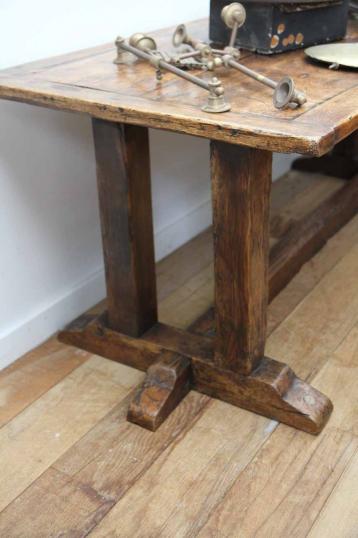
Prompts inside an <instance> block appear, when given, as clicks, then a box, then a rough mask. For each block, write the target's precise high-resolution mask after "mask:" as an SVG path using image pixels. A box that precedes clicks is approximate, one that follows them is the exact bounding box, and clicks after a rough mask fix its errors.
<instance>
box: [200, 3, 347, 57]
mask: <svg viewBox="0 0 358 538" xmlns="http://www.w3.org/2000/svg"><path fill="white" fill-rule="evenodd" d="M230 3H231V2H230V1H228V0H211V6H210V39H211V40H212V41H213V42H214V43H218V44H219V43H220V44H225V45H226V44H227V43H228V40H229V36H230V30H229V29H228V28H226V27H225V24H224V23H223V21H222V19H221V10H222V8H223V7H224V6H226V5H228V4H230ZM240 3H241V4H242V5H243V6H244V7H245V9H246V21H245V24H244V25H243V26H242V27H241V28H240V29H239V32H238V36H237V40H236V46H238V47H241V48H244V49H248V50H252V51H257V52H259V53H262V54H275V53H278V52H285V51H288V50H293V49H297V48H302V47H307V46H309V45H317V44H319V43H328V42H330V41H336V40H338V39H342V38H343V37H344V36H345V33H346V29H347V18H348V6H349V0H327V1H325V2H322V1H321V0H320V1H317V0H301V2H297V1H296V2H292V1H291V0H280V1H278V0H261V1H260V2H257V1H255V0H245V1H243V2H240Z"/></svg>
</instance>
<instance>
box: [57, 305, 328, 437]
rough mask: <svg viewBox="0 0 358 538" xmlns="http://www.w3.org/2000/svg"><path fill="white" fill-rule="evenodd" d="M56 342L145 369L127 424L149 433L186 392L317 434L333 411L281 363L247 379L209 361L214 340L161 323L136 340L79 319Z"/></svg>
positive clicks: (264, 364)
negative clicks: (192, 391) (190, 390)
mask: <svg viewBox="0 0 358 538" xmlns="http://www.w3.org/2000/svg"><path fill="white" fill-rule="evenodd" d="M59 338H60V340H61V341H62V342H64V343H67V344H72V345H75V346H77V347H80V348H82V349H85V350H87V351H90V352H92V353H97V354H100V355H102V356H104V357H107V358H109V359H112V360H115V361H117V362H120V363H123V364H126V365H128V366H132V367H134V368H139V369H141V370H145V371H147V375H146V378H145V381H144V384H143V385H142V387H141V388H140V389H139V391H138V393H137V395H136V396H135V398H134V400H133V402H132V404H131V407H130V411H129V420H131V421H132V422H136V423H137V424H140V425H141V426H144V427H146V428H148V429H151V430H152V431H154V430H155V429H156V428H157V427H158V426H159V425H160V424H161V423H162V422H163V421H164V420H165V418H166V417H167V416H168V415H169V414H170V412H171V411H172V410H173V409H174V408H175V407H176V406H177V405H178V403H179V402H180V400H181V399H182V398H183V397H184V396H185V394H186V393H187V392H188V390H189V389H194V390H197V391H198V392H201V393H203V394H207V395H208V396H212V397H213V398H217V399H219V400H222V401H224V402H227V403H229V404H232V405H235V406H237V407H241V408H243V409H247V410H248V411H253V412H254V413H258V414H260V415H263V416H265V417H268V418H271V419H273V420H277V421H279V422H283V423H284V424H287V425H289V426H292V427H294V428H297V429H299V430H303V431H305V432H308V433H312V434H317V433H319V432H320V431H321V430H322V429H323V427H324V426H325V424H326V422H327V420H328V418H329V416H330V414H331V412H332V409H333V406H332V403H331V401H330V400H329V399H328V398H327V397H326V396H325V395H324V394H322V393H320V392H319V391H318V390H316V389H314V388H313V387H311V385H309V384H308V383H307V382H305V381H303V380H301V379H299V378H298V377H297V376H296V375H295V373H294V372H293V371H292V369H291V368H290V367H289V366H287V365H286V364H284V363H281V362H278V361H276V360H273V359H270V358H268V357H264V358H263V359H261V361H260V363H259V365H258V366H257V368H256V369H255V370H253V371H252V372H251V374H250V375H244V374H239V373H236V372H234V371H232V370H227V369H222V368H220V367H219V366H217V365H216V364H215V362H214V353H213V351H214V339H213V338H208V337H206V336H202V335H198V334H193V333H189V332H187V331H183V330H180V329H175V328H173V327H170V326H168V325H164V324H161V323H158V324H156V325H155V326H154V327H153V328H152V329H150V330H149V331H147V332H146V333H145V334H143V335H142V336H141V337H140V338H133V337H129V336H126V335H123V334H121V333H119V332H117V331H113V330H112V329H110V328H108V327H107V326H106V315H105V314H104V315H100V316H83V317H82V318H80V319H78V320H76V321H75V322H73V323H72V324H71V325H70V326H69V327H68V328H67V329H66V330H64V331H62V332H61V333H60V336H59Z"/></svg>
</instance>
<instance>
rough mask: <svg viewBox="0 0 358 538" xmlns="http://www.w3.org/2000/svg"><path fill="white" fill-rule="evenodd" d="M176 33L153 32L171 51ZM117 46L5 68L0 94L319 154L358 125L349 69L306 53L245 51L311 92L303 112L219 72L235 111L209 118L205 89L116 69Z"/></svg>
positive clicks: (145, 71)
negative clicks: (276, 104) (317, 61)
mask: <svg viewBox="0 0 358 538" xmlns="http://www.w3.org/2000/svg"><path fill="white" fill-rule="evenodd" d="M188 28H189V32H190V33H191V32H192V31H193V34H194V35H195V36H196V37H199V38H202V39H207V20H199V21H195V22H190V23H188ZM171 32H172V29H171V28H166V29H162V30H159V31H155V32H150V34H151V35H153V37H155V38H156V39H157V40H158V45H159V48H161V47H164V48H166V49H167V48H168V43H169V40H170V35H171ZM356 34H357V31H356V27H355V26H354V25H353V24H351V25H350V27H349V32H348V35H347V39H351V38H352V36H353V38H354V39H356ZM114 37H115V36H114ZM112 51H113V56H114V55H115V47H114V45H110V44H106V45H101V46H99V47H94V48H92V49H86V50H84V51H78V52H74V53H69V54H65V55H62V56H57V57H55V58H52V59H45V60H40V61H38V62H33V63H31V64H28V65H23V66H19V67H15V68H10V69H7V70H4V71H2V72H0V97H2V98H5V99H10V100H16V101H21V102H30V103H32V104H35V105H40V106H45V107H50V108H54V109H62V110H69V111H74V112H79V113H87V114H90V115H92V116H94V117H99V118H102V119H105V120H108V121H115V122H124V123H132V124H137V125H143V126H147V127H153V128H158V129H164V130H170V131H174V132H181V133H184V134H191V135H194V136H199V137H204V138H209V139H213V140H222V141H225V142H230V143H234V144H241V145H245V146H250V147H256V148H259V149H268V150H271V151H278V152H298V153H306V154H311V155H315V156H320V155H323V154H324V153H326V152H327V151H329V150H330V149H331V148H332V147H333V146H334V145H335V144H336V143H337V142H338V141H339V140H340V139H343V138H345V137H346V136H348V135H349V134H350V133H351V132H353V131H354V130H355V129H357V127H358V118H357V114H356V108H357V107H356V106H355V99H356V98H355V95H356V94H354V93H353V92H354V91H355V88H357V86H356V85H355V78H354V77H353V75H352V73H350V72H348V73H346V72H345V73H344V77H342V75H341V74H339V75H338V74H336V73H333V72H332V71H329V70H328V69H326V68H323V67H319V66H314V65H312V63H310V62H308V61H306V60H305V59H304V55H303V52H302V51H296V52H293V53H290V54H287V55H281V56H280V57H278V56H276V57H274V58H273V57H267V58H266V57H265V58H262V56H259V55H255V54H252V53H250V52H244V53H243V54H242V56H241V60H243V63H244V64H247V65H249V66H250V67H251V68H254V69H257V70H258V71H260V72H262V73H263V74H266V75H269V76H270V75H271V76H273V78H278V77H279V76H280V75H282V74H286V71H288V74H290V75H292V76H293V78H294V79H295V82H296V84H297V86H298V87H300V88H301V86H302V89H303V90H305V91H306V93H307V97H308V102H307V104H306V105H305V106H304V108H303V109H302V110H289V111H287V110H286V111H277V110H276V109H274V108H273V105H272V102H271V93H270V92H271V90H268V88H264V87H263V86H262V85H260V84H259V83H257V82H256V81H250V82H249V80H250V79H248V78H247V77H245V76H244V75H242V74H241V73H240V74H239V73H238V72H235V71H233V70H231V71H230V73H229V72H228V71H220V73H218V76H220V78H222V80H223V83H224V86H225V88H226V90H227V97H228V100H229V101H230V102H231V103H232V110H233V112H228V113H225V114H221V115H220V114H218V115H211V116H210V115H209V114H205V113H204V112H202V111H201V105H202V104H203V102H205V100H206V93H205V91H203V90H202V89H200V90H199V89H198V88H196V87H194V86H193V85H191V84H190V83H187V82H186V81H183V80H181V79H178V78H175V77H174V78H173V76H172V75H170V74H169V75H166V77H165V81H164V82H163V83H162V85H161V86H160V87H158V86H156V84H155V78H154V73H153V68H152V67H151V66H149V65H147V64H145V63H141V64H138V66H136V67H135V69H134V68H132V64H131V63H129V64H126V65H124V70H123V71H120V72H119V71H118V66H114V65H113V62H112ZM61 68H62V69H61ZM137 69H138V74H139V82H138V78H137V77H136V76H135V75H136V73H137ZM203 76H204V77H205V75H203ZM206 76H208V75H206ZM74 78H75V80H73V79H74ZM230 83H231V84H230ZM159 88H160V89H159ZM131 89H134V91H131ZM332 92H333V93H334V92H336V93H335V94H334V95H333V94H332ZM182 102H183V103H184V104H182ZM266 102H267V105H268V106H269V107H271V108H268V106H266ZM322 118H323V121H322Z"/></svg>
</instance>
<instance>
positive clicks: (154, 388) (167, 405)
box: [127, 352, 190, 431]
mask: <svg viewBox="0 0 358 538" xmlns="http://www.w3.org/2000/svg"><path fill="white" fill-rule="evenodd" d="M189 390H190V360H188V359H187V358H186V357H183V356H182V355H179V354H177V353H171V352H167V353H164V354H163V356H162V357H161V358H160V360H158V362H156V363H155V364H153V365H152V366H150V367H149V368H148V371H147V374H146V377H145V379H144V382H143V384H142V385H141V387H140V388H139V389H138V391H137V393H136V395H135V396H134V398H133V400H132V402H131V404H130V406H129V410H128V415H127V419H128V420H129V421H130V422H134V423H135V424H138V425H139V426H142V427H143V428H146V429H148V430H151V431H156V430H157V429H158V428H159V426H160V425H161V424H162V423H163V422H164V420H165V419H166V418H167V417H168V416H169V415H170V413H171V412H172V411H173V410H174V409H175V408H176V406H177V405H178V404H179V403H180V402H181V400H182V399H183V398H184V397H185V396H186V394H187V393H188V392H189Z"/></svg>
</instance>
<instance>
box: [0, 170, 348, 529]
mask: <svg viewBox="0 0 358 538" xmlns="http://www.w3.org/2000/svg"><path fill="white" fill-rule="evenodd" d="M340 183H341V182H340V180H336V179H332V178H331V179H329V178H325V177H323V176H315V177H314V178H312V177H311V178H308V177H307V176H305V175H303V174H300V173H298V172H296V173H293V172H291V173H290V175H288V176H287V177H286V178H285V179H282V180H280V181H278V182H277V183H276V184H275V185H274V196H273V202H272V226H271V236H272V239H271V240H272V242H273V243H274V242H275V241H276V240H277V238H278V237H279V236H280V235H281V234H282V233H283V232H284V231H285V230H286V229H288V227H289V226H290V225H291V224H292V222H293V221H294V220H295V219H296V218H299V217H301V216H302V214H304V213H305V212H308V211H309V210H310V209H312V208H313V207H314V206H315V204H317V201H318V200H322V198H324V197H325V196H329V194H330V193H332V191H334V190H335V189H337V188H338V187H339V186H340ZM309 185H310V186H311V188H310V189H309V190H308V186H309ZM282 208H284V209H282ZM158 286H159V296H160V317H161V320H163V321H165V322H167V323H171V324H174V325H176V326H178V327H186V326H188V325H189V324H190V323H191V322H192V321H193V320H194V319H195V318H196V317H197V316H198V315H199V314H201V313H202V312H203V311H204V310H205V309H206V308H207V307H208V305H209V304H210V302H211V300H212V287H213V280H212V252H211V241H210V233H209V232H205V233H204V234H202V235H201V236H199V237H198V238H196V239H195V240H193V241H192V242H191V243H189V244H188V245H187V246H185V247H184V248H182V249H180V250H179V251H177V252H176V253H174V254H173V255H171V256H170V257H169V258H167V259H165V260H164V261H162V262H161V263H159V264H158ZM269 334H270V335H269V338H268V343H267V355H268V356H272V357H274V358H275V359H278V360H281V361H283V362H287V363H288V364H290V365H291V366H293V367H294V369H295V371H296V372H297V374H299V375H300V376H302V377H304V378H305V379H309V380H310V381H311V382H312V384H313V385H314V386H315V387H317V388H318V389H320V390H321V391H323V392H325V393H326V394H327V395H328V396H329V397H330V398H331V399H332V400H333V402H334V405H335V410H334V413H333V415H332V417H331V419H330V422H329V423H328V426H327V427H326V429H325V430H324V432H323V433H322V434H321V435H320V436H318V437H313V436H311V435H308V434H305V433H302V432H298V431H295V430H293V429H291V428H289V427H286V426H283V425H278V424H277V423H276V422H274V421H272V420H269V419H266V418H263V417H260V416H257V415H254V414H252V413H249V412H247V411H243V410H241V409H238V408H235V407H232V406H230V405H228V404H225V403H223V402H220V401H216V400H212V399H210V398H208V397H206V396H204V395H201V394H198V393H195V392H191V393H190V394H189V395H188V396H187V397H186V398H185V400H184V401H183V402H182V403H181V404H180V406H179V407H178V408H177V409H176V411H175V412H174V413H173V414H172V415H171V416H170V418H169V419H168V420H167V422H166V423H164V424H163V425H162V426H161V428H160V429H159V430H158V432H157V433H155V434H153V433H150V432H148V431H146V430H143V429H141V428H139V427H137V426H135V425H133V424H129V423H127V422H126V420H125V415H126V411H127V406H128V402H129V401H130V399H131V395H132V393H133V389H134V388H135V387H136V385H137V384H138V383H139V382H140V381H141V380H142V378H143V374H142V373H140V372H138V371H136V370H133V369H131V368H128V367H125V366H122V365H120V364H117V363H114V362H111V361H109V360H106V359H103V358H101V357H98V356H94V355H90V354H88V353H86V352H84V351H80V350H77V349H75V348H71V347H67V346H65V345H62V344H59V343H58V342H57V341H56V339H51V340H50V341H48V342H47V343H45V344H44V345H42V346H40V347H39V348H38V349H36V350H34V351H33V352H31V353H29V354H28V355H27V356H25V357H23V358H21V359H20V360H18V361H17V362H16V363H14V364H13V365H11V366H10V367H9V368H7V369H6V370H3V371H2V372H0V426H1V428H0V477H1V480H0V537H1V538H12V537H23V538H33V537H34V538H42V537H44V538H47V537H57V538H59V537H76V538H77V537H80V536H87V535H88V534H89V535H90V536H93V537H95V536H96V537H97V536H98V537H100V536H110V537H117V536H122V537H126V538H133V537H140V538H149V537H151V538H152V537H153V538H154V537H163V538H172V537H184V536H185V537H186V536H200V537H202V538H203V537H205V538H206V537H207V538H209V537H233V538H241V537H252V536H255V537H256V536H259V537H263V538H271V537H274V538H279V537H283V538H292V537H306V536H309V537H310V538H313V537H315V538H316V537H319V538H330V537H332V538H340V537H350V538H353V537H354V538H356V537H358V390H357V381H358V375H357V374H358V216H357V217H356V218H355V219H353V220H352V221H350V223H348V225H347V226H345V228H343V229H342V230H341V231H340V232H339V233H338V234H337V235H336V236H335V237H333V238H332V239H331V240H330V241H329V242H328V243H327V245H326V246H325V247H324V248H323V249H322V250H321V251H320V252H319V253H318V254H317V255H316V256H315V257H314V258H313V259H312V260H311V261H310V262H309V263H308V264H306V265H305V266H304V267H303V268H302V270H301V271H300V273H299V274H298V275H297V276H296V277H295V278H294V279H293V280H292V281H291V283H290V284H289V285H288V286H287V288H285V289H284V290H283V292H281V294H280V295H279V296H278V297H277V298H276V299H275V300H274V301H273V302H272V303H271V305H270V309H269Z"/></svg>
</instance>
